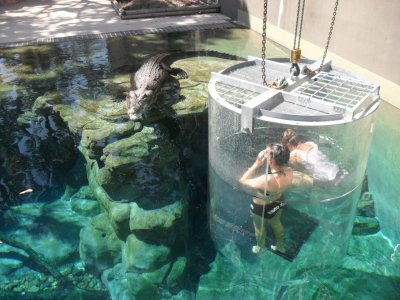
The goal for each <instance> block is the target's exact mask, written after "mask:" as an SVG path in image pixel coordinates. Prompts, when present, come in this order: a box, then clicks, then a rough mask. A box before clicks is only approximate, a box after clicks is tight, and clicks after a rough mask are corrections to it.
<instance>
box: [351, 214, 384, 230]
mask: <svg viewBox="0 0 400 300" xmlns="http://www.w3.org/2000/svg"><path fill="white" fill-rule="evenodd" d="M380 229H381V228H380V225H379V221H378V219H377V218H375V217H362V216H356V218H355V220H354V224H353V231H352V234H353V235H370V234H375V233H377V232H379V230H380Z"/></svg>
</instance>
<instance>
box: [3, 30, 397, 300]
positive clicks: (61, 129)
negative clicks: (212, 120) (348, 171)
mask: <svg viewBox="0 0 400 300" xmlns="http://www.w3.org/2000/svg"><path fill="white" fill-rule="evenodd" d="M193 49H202V50H203V49H207V50H216V51H219V52H224V53H230V54H234V55H238V56H242V57H247V56H260V49H261V39H260V35H258V34H256V33H254V32H252V31H249V30H245V29H229V30H206V31H193V32H182V33H169V34H159V35H146V36H137V37H129V38H124V39H111V40H88V41H79V42H77V41H76V42H63V43H59V44H50V45H43V46H31V47H23V48H7V49H0V78H1V81H0V101H1V102H0V105H1V110H0V126H1V128H2V130H1V133H0V163H1V165H0V171H1V178H0V207H1V213H2V214H1V227H0V233H1V234H2V236H4V237H5V238H6V237H7V236H8V237H11V238H13V239H14V240H17V241H20V242H23V243H24V244H25V246H26V245H27V246H28V247H31V248H32V249H34V250H35V251H36V252H37V253H40V254H41V255H43V256H44V257H46V258H47V259H49V260H50V261H51V262H53V263H54V265H55V268H56V269H57V270H58V271H59V272H61V273H62V274H65V275H66V276H70V278H71V279H72V280H73V281H75V282H76V286H78V287H80V288H83V289H85V290H89V292H88V294H84V293H83V292H82V293H81V294H80V292H79V293H78V292H77V291H76V290H73V289H72V290H68V289H67V291H70V292H71V291H72V292H71V293H70V296H71V295H78V294H79V295H84V296H82V297H83V298H82V299H91V297H96V298H97V299H109V298H113V299H128V298H124V297H128V296H131V297H132V295H136V299H240V298H245V299H400V249H399V250H398V252H396V251H395V247H396V244H397V243H400V219H399V218H398V214H399V212H400V198H399V196H398V195H400V186H399V185H398V183H397V182H398V178H399V177H400V169H399V168H398V166H399V162H400V152H399V151H397V144H398V140H399V139H400V128H399V126H398V122H399V121H398V120H399V119H400V110H399V109H397V108H395V107H393V106H391V105H389V104H387V103H382V105H381V107H380V108H379V110H378V113H377V122H376V125H375V133H374V137H373V141H372V146H371V151H370V156H369V160H368V166H367V176H368V183H369V191H370V192H371V194H372V197H373V200H374V207H375V214H376V219H377V220H378V221H379V225H380V231H379V232H378V233H375V234H369V235H353V236H352V238H351V239H350V243H349V247H348V250H347V253H346V254H344V255H343V258H342V261H341V262H340V264H339V265H338V264H337V263H336V262H335V263H334V264H332V265H329V263H326V264H325V262H326V261H324V264H319V263H318V251H323V250H318V249H316V250H315V257H314V260H315V262H314V263H313V264H309V262H307V263H306V262H305V261H302V258H301V255H299V256H298V258H297V260H296V261H294V262H290V261H285V262H284V263H283V265H282V262H281V261H279V260H278V259H279V258H276V259H275V258H274V257H273V254H270V253H268V254H266V258H265V259H264V258H263V257H259V258H255V257H254V256H251V254H248V253H247V254H243V253H241V252H240V251H239V250H240V249H239V250H238V248H237V247H236V246H235V245H232V244H228V246H227V248H226V251H227V252H225V253H229V254H230V255H229V256H226V255H225V256H224V255H223V254H224V253H221V252H219V251H217V250H216V248H215V245H214V244H213V241H212V239H211V237H210V233H209V223H208V219H207V218H208V216H207V209H208V200H207V195H208V191H207V177H208V168H207V164H208V155H207V146H208V141H207V136H208V135H207V122H208V119H207V110H206V108H207V97H208V95H207V82H208V79H209V72H210V71H219V70H220V69H221V68H225V67H227V66H229V65H232V64H233V63H235V62H234V61H224V60H216V59H213V58H207V59H205V58H203V59H202V58H199V59H195V60H190V59H189V60H184V61H183V62H179V63H180V64H182V65H183V66H185V67H188V68H189V69H190V72H191V74H193V76H192V77H193V81H190V82H185V81H180V89H179V85H177V84H176V82H172V83H168V87H167V88H165V89H164V90H162V93H161V94H162V96H161V97H162V98H163V101H164V102H165V105H164V106H162V107H161V108H160V109H159V111H158V110H157V112H155V113H154V117H153V119H151V120H150V121H149V122H148V124H145V127H146V128H148V129H146V130H148V131H145V132H143V135H142V136H141V137H140V139H139V141H146V143H148V145H149V146H148V148H146V147H147V146H146V147H143V148H140V147H139V146H138V148H137V149H140V151H145V150H143V149H145V148H146V151H148V153H149V155H150V156H151V157H152V159H151V160H148V159H147V156H141V157H146V159H144V160H143V161H144V162H143V164H141V165H140V162H139V165H140V166H139V167H138V166H137V165H135V166H136V168H138V169H135V170H139V169H140V170H141V171H142V172H141V173H140V172H136V175H135V176H133V177H129V178H127V177H128V176H126V175H121V176H120V177H121V178H119V180H120V182H122V183H125V184H122V183H121V184H120V185H117V186H115V183H114V182H113V184H114V185H110V186H107V187H106V188H107V191H109V194H110V195H111V196H112V197H115V198H116V199H118V200H119V201H128V202H129V201H130V202H131V203H132V202H135V203H138V204H139V206H140V207H143V208H144V209H145V210H148V211H151V210H156V209H160V208H161V209H162V208H164V209H166V207H167V208H168V209H174V206H173V205H175V204H176V203H180V202H183V203H185V205H186V206H187V215H186V216H187V220H186V221H185V222H184V223H183V224H185V226H184V229H185V231H184V232H185V233H184V236H182V237H176V236H174V238H175V239H176V240H177V241H181V242H179V243H178V242H176V243H174V244H173V245H174V246H173V247H171V249H172V250H171V252H170V257H176V258H177V259H176V262H177V263H175V264H172V263H171V265H168V267H166V269H168V272H167V271H162V270H164V269H163V267H160V268H159V269H158V267H157V268H156V267H154V269H157V270H156V271H157V272H158V273H157V272H156V271H154V270H153V269H152V270H151V272H150V271H148V272H147V271H146V272H147V273H148V274H150V275H146V274H147V273H146V272H144V273H146V274H144V275H143V276H139V275H137V274H138V273H137V272H136V273H135V272H131V274H130V275H129V276H131V277H124V278H123V280H128V281H129V280H130V281H131V283H130V284H128V285H127V286H128V287H127V286H126V285H124V284H125V283H122V282H123V280H121V281H118V280H115V278H111V277H112V276H111V275H109V277H108V278H106V279H105V278H104V277H105V276H104V274H103V277H102V276H101V273H99V270H100V269H96V268H95V270H94V269H93V268H87V267H85V263H84V261H83V260H84V259H82V255H81V254H80V251H79V248H80V234H81V232H82V229H83V228H88V227H87V226H89V225H88V224H89V223H91V222H92V223H93V222H94V223H96V222H97V220H98V219H96V216H98V215H99V214H101V212H102V211H103V210H104V208H102V207H100V206H99V205H98V204H97V202H96V200H95V199H94V198H96V197H94V196H93V191H90V190H89V188H88V185H89V182H88V175H87V169H86V168H87V165H88V164H90V163H91V162H92V161H90V162H89V163H88V160H87V158H85V157H83V156H82V154H81V152H80V151H79V149H78V146H79V145H82V143H83V142H82V140H81V137H82V134H85V133H86V132H88V131H89V130H90V129H91V128H92V127H93V128H97V127H96V126H97V122H98V120H97V119H96V118H92V119H89V121H90V122H89V121H88V119H85V118H84V117H83V115H82V114H83V112H84V111H85V110H86V111H90V112H93V113H94V115H96V114H97V115H99V116H100V115H101V116H102V117H104V115H106V114H105V113H103V112H102V109H104V107H109V106H115V107H116V106H118V105H122V104H123V103H124V101H125V96H126V91H127V89H129V73H130V72H131V71H132V70H134V69H137V68H138V67H139V66H140V65H141V63H143V61H144V60H145V59H146V58H148V57H150V56H152V55H154V54H157V53H161V52H168V51H176V50H193ZM288 53H289V51H288V50H287V49H285V48H283V47H280V46H279V45H276V44H274V43H272V42H271V43H269V44H267V56H268V57H287V56H288ZM378 84H379V83H378ZM179 94H180V96H179ZM49 98H50V99H53V100H54V99H56V100H57V101H58V102H54V101H55V100H54V101H53V100H51V101H50V102H45V101H44V100H45V99H49ZM191 98H193V99H194V100H195V101H194V100H193V99H191ZM38 99H39V100H41V101H42V102H41V101H38ZM186 100H187V101H189V100H193V101H192V102H190V104H185V105H184V104H182V103H184V102H185V101H186ZM52 101H53V102H52ZM43 103H48V104H50V106H51V105H56V106H57V112H54V111H51V113H50V112H49V107H48V106H47V105H43ZM38 107H39V108H38ZM170 107H172V108H173V109H172V111H171V109H170ZM38 110H39V111H40V112H41V113H42V115H45V116H46V117H38V115H36V114H34V113H33V111H36V112H37V111H38ZM109 119H112V122H113V124H114V125H115V124H119V123H121V124H123V122H124V118H123V117H121V118H120V119H118V118H113V116H111V114H110V116H109ZM85 130H86V131H85ZM144 133H146V134H144ZM123 138H126V136H123V137H122V136H121V135H118V134H117V133H114V134H110V135H109V136H107V138H105V139H99V140H98V143H97V144H96V145H93V147H92V146H91V148H90V147H89V146H88V149H89V148H90V149H91V151H93V153H91V154H90V155H92V156H93V157H95V159H94V160H96V161H97V162H98V163H99V165H100V166H101V164H102V163H105V162H104V160H102V159H101V156H96V155H98V153H97V152H96V151H99V149H102V147H104V146H105V145H107V143H111V142H115V141H117V140H119V139H123ZM154 140H156V142H154ZM102 143H103V144H104V145H103V144H102ZM139 144H140V142H137V144H135V145H139ZM140 145H141V144H140ZM121 147H122V146H121ZM135 149H136V148H135ZM113 151H114V152H118V151H117V150H115V148H113V149H111V150H110V151H109V153H114V152H113ZM138 152H139V150H137V151H136V152H135V151H132V152H129V153H130V155H139V154H138ZM107 153H108V152H107ZM114 154H115V153H114ZM90 155H89V156H90ZM140 155H142V153H140ZM143 155H144V154H143ZM109 157H110V159H111V156H109ZM116 157H117V155H116V154H115V156H112V158H115V159H116ZM89 159H92V158H90V157H89ZM118 168H121V169H123V168H122V167H120V165H119V166H118ZM139 173H140V174H139ZM122 174H125V173H122ZM221 184H222V183H221ZM28 188H32V189H33V192H31V193H29V192H28V193H26V194H20V192H22V191H25V190H26V189H28ZM132 195H134V197H133V196H132ZM129 197H132V198H133V199H131V198H129ZM182 199H183V200H182ZM171 207H172V208H171ZM166 210H167V209H166ZM93 220H96V221H93ZM96 224H98V223H96ZM179 224H181V223H179ZM94 227H95V226H94ZM110 228H111V227H110ZM178 229H181V228H178ZM178 229H177V230H178ZM110 230H112V229H110ZM179 232H181V231H179ZM171 236H172V235H171ZM180 238H182V239H181V240H180ZM315 238H317V237H314V239H315ZM163 239H165V237H163V236H162V235H161V237H160V239H159V240H157V237H154V238H152V241H153V243H154V244H156V245H158V244H163V243H164V240H163ZM0 240H1V238H0ZM4 240H5V239H4ZM321 242H322V241H321ZM14 246H16V247H14V248H12V247H10V246H8V245H7V243H6V241H4V242H3V243H1V244H0V283H1V284H0V286H1V288H0V293H2V294H1V295H2V296H3V298H4V299H39V298H38V297H39V295H40V297H41V298H40V299H55V298H59V299H68V295H66V294H65V292H63V291H62V289H61V288H60V287H61V285H60V284H59V283H57V279H56V278H55V277H54V276H50V274H49V271H48V270H47V271H46V270H45V269H43V266H40V264H37V263H36V264H35V263H34V262H33V263H32V260H30V259H29V253H28V254H27V253H24V252H23V251H22V250H21V249H18V247H17V246H18V245H14ZM304 247H307V245H306V244H305V246H304ZM112 249H113V250H115V249H116V248H112ZM118 249H119V248H118ZM322 249H323V247H322ZM110 251H111V250H110ZM115 251H119V250H115ZM102 255H104V259H103V260H97V263H98V264H100V263H101V264H103V265H106V266H108V268H109V266H110V265H111V266H113V265H117V263H118V262H119V261H118V259H116V261H113V262H111V261H110V260H111V259H114V258H115V257H114V256H107V255H108V253H107V251H105V252H103V254H102ZM146 259H149V258H148V257H145V256H143V260H146ZM308 259H309V258H308ZM139 260H140V259H139ZM182 261H185V262H186V264H185V268H184V269H185V271H184V272H183V273H182V274H184V275H185V276H183V275H182V274H181V273H179V272H178V271H177V269H179V266H181V264H179V263H180V262H182ZM293 264H295V265H296V268H294V267H293ZM173 266H175V267H173ZM282 266H283V267H282ZM285 266H286V267H285ZM277 267H279V268H280V271H279V274H280V277H282V276H283V277H287V278H289V277H290V278H291V280H288V281H282V280H280V279H279V280H278V278H277V277H276V278H274V274H275V275H276V274H278V273H276V270H274V268H277ZM110 269H111V268H109V269H108V270H110ZM117 269H118V268H115V270H114V271H113V272H114V273H112V272H109V273H108V274H113V275H115V274H116V275H115V277H118V276H122V275H121V273H118V272H119V271H118V270H117ZM172 269H173V270H174V271H175V273H174V274H178V273H179V274H181V276H182V278H181V279H180V280H175V281H174V279H171V278H172V277H169V275H168V276H167V275H165V274H171V270H172ZM293 270H296V271H295V273H294V274H292V273H290V272H293ZM162 272H167V273H162ZM128 273H129V272H128ZM132 274H133V275H132ZM117 275H118V276H117ZM281 275H282V276H281ZM289 275H290V276H289ZM124 276H126V275H124ZM146 276H147V277H146ZM142 277H143V278H145V280H144V279H143V278H142ZM168 278H169V279H168ZM167 279H168V280H167ZM105 282H106V283H107V284H105ZM132 282H135V283H134V284H133V283H132ZM136 282H137V283H136ZM172 283H173V284H172ZM143 286H145V287H146V288H144V287H143ZM93 290H95V291H96V292H98V293H99V294H93V293H91V292H90V291H93ZM27 297H31V298H27ZM35 297H36V298H35Z"/></svg>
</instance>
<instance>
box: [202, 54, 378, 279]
mask: <svg viewBox="0 0 400 300" xmlns="http://www.w3.org/2000/svg"><path fill="white" fill-rule="evenodd" d="M261 65H262V60H261V59H259V58H254V57H249V58H248V61H245V62H241V63H238V64H236V65H234V66H231V67H229V68H227V69H225V70H223V71H221V72H219V73H212V75H211V79H210V82H209V85H208V89H209V221H210V232H211V236H212V239H213V241H214V243H215V245H216V248H217V249H218V250H219V251H220V252H221V253H223V254H224V255H225V256H226V257H228V259H231V260H232V261H233V262H236V263H238V261H240V260H242V259H243V257H246V255H249V257H251V255H254V254H252V253H251V248H252V246H253V245H255V237H254V228H253V223H252V218H251V216H250V203H251V199H252V197H254V196H256V194H257V193H256V191H252V190H249V189H246V188H244V187H243V186H242V185H241V184H240V183H239V179H240V177H241V176H242V174H243V173H244V172H245V171H246V170H247V169H248V168H249V167H250V166H251V165H252V164H253V162H254V161H255V158H256V156H257V154H258V153H259V152H260V151H261V150H263V149H265V148H266V145H267V144H268V143H272V142H280V140H281V136H282V133H283V132H284V131H285V130H286V129H289V128H290V129H293V130H295V131H296V132H297V134H298V136H299V138H300V140H302V141H304V142H305V141H311V142H313V143H315V144H316V145H318V149H319V151H320V152H321V153H323V154H324V157H325V158H326V160H328V161H329V163H330V164H331V165H335V166H337V172H336V174H335V175H334V176H332V177H334V178H331V179H332V180H326V181H321V180H316V178H314V177H315V176H314V174H313V173H311V174H310V173H309V172H308V173H307V172H305V171H304V170H302V169H301V168H298V167H295V166H294V167H293V169H294V171H295V176H294V178H295V179H294V182H293V185H292V187H291V188H290V189H289V190H287V191H286V192H285V193H284V203H285V205H286V206H285V207H284V208H283V212H282V216H281V222H282V224H283V226H284V233H285V241H284V244H285V249H286V251H285V253H280V252H271V251H267V254H262V255H264V257H267V258H268V257H269V259H270V262H269V265H270V264H271V261H272V260H274V259H275V260H282V259H283V260H284V261H286V262H294V261H296V259H299V260H300V261H301V264H302V265H307V264H309V265H313V266H315V265H321V264H323V265H326V264H335V263H337V262H338V261H341V258H343V257H344V255H345V253H346V249H347V246H348V242H349V239H350V236H351V232H352V225H353V222H354V218H355V212H356V206H357V202H358V200H359V197H360V192H361V186H362V182H363V179H364V176H365V170H366V164H367V159H368V152H369V148H370V143H371V139H372V134H373V130H374V123H375V116H376V113H375V112H376V110H377V108H378V107H379V104H380V95H379V86H377V85H375V84H372V83H369V82H366V81H365V80H362V79H360V78H359V77H358V76H356V75H354V74H352V73H350V72H348V71H346V70H344V69H342V68H338V67H334V66H332V63H331V61H330V60H326V62H325V63H323V64H322V63H321V61H311V60H302V64H300V67H301V69H302V72H301V74H300V75H299V76H297V77H293V76H291V74H290V71H289V70H290V66H291V65H290V62H289V60H287V59H271V60H266V61H265V68H266V78H267V81H272V80H275V79H277V78H281V79H283V78H285V80H280V82H281V83H282V82H284V85H283V88H281V89H272V88H269V87H267V86H264V85H263V83H262V73H261V69H262V68H261ZM305 66H307V68H305ZM318 68H320V71H319V72H318V73H316V72H303V71H304V70H313V69H318ZM303 73H305V74H303ZM320 168H322V169H324V168H326V166H323V165H321V166H320ZM263 172H265V168H264V169H263V168H260V170H259V173H258V174H259V175H260V174H262V173H263ZM299 178H300V179H299ZM275 242H276V240H275V237H274V234H273V232H272V231H271V230H270V229H268V231H267V243H266V247H267V249H269V248H270V246H271V245H274V244H275ZM234 249H236V250H234ZM238 253H239V254H238ZM286 267H287V265H286ZM286 267H285V268H286ZM277 269H279V263H278V267H277V268H276V269H275V270H277ZM276 272H278V273H279V270H278V271H276ZM285 272H286V271H284V270H283V269H282V272H281V275H282V276H283V274H284V273H285ZM285 274H287V272H286V273H285ZM274 276H275V278H276V277H277V273H275V275H274ZM278 277H279V276H278ZM286 277H287V276H286Z"/></svg>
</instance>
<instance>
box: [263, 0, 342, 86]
mask: <svg viewBox="0 0 400 300" xmlns="http://www.w3.org/2000/svg"><path fill="white" fill-rule="evenodd" d="M305 3H306V0H303V3H302V5H301V0H298V2H297V17H296V28H295V33H294V41H293V49H292V50H291V51H290V63H291V64H292V65H291V67H290V74H291V78H293V77H297V76H299V75H300V73H302V74H304V75H307V74H308V75H314V74H316V73H318V72H319V71H320V70H321V68H322V66H323V64H324V61H325V58H326V54H327V52H328V48H329V43H330V40H331V37H332V32H333V26H334V24H335V19H336V13H337V8H338V5H339V0H336V2H335V7H334V10H333V15H332V20H331V25H330V28H329V33H328V40H327V42H326V45H325V49H324V54H323V56H322V60H321V65H320V67H319V68H318V69H315V70H312V69H310V68H308V67H307V66H306V65H305V66H304V67H303V68H302V70H300V67H299V62H300V60H301V48H300V41H301V32H302V29H303V19H304V8H305ZM300 6H301V9H300ZM300 11H301V14H300ZM267 15H268V0H264V13H263V32H262V47H261V74H262V82H263V85H264V86H268V87H272V88H278V89H279V88H283V87H284V86H285V84H284V83H283V82H282V80H279V82H273V83H272V84H268V83H267V81H266V75H265V72H266V71H265V49H266V46H265V44H266V36H267V34H266V32H267ZM296 42H297V45H296Z"/></svg>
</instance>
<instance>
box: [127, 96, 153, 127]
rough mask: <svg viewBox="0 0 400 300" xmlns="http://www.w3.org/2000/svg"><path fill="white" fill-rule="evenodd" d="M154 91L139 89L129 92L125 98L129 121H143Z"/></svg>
mask: <svg viewBox="0 0 400 300" xmlns="http://www.w3.org/2000/svg"><path fill="white" fill-rule="evenodd" d="M153 97H154V91H152V90H146V89H139V90H133V91H129V94H128V96H127V99H126V100H127V102H128V115H129V118H130V119H131V120H139V119H143V117H144V116H145V115H146V113H147V111H148V110H149V109H150V105H151V103H152V102H153V101H152V98H153Z"/></svg>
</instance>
